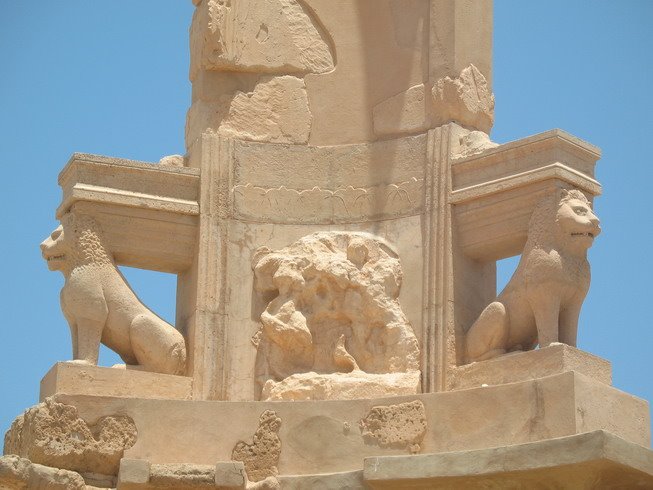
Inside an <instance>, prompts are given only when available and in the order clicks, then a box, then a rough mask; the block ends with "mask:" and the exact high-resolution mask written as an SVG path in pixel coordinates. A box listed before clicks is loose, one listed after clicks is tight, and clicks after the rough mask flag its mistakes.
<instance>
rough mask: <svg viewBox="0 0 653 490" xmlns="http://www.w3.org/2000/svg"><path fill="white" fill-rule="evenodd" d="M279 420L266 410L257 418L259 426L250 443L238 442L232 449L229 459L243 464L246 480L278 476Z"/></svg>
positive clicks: (273, 413) (254, 480) (279, 450)
mask: <svg viewBox="0 0 653 490" xmlns="http://www.w3.org/2000/svg"><path fill="white" fill-rule="evenodd" d="M280 427H281V419H280V418H279V417H277V414H276V412H274V411H273V410H266V411H265V412H263V413H262V414H261V417H260V418H259V426H258V428H257V429H256V432H255V433H254V437H253V438H252V442H251V443H247V442H244V441H239V442H238V443H237V444H236V446H235V447H234V449H233V452H232V455H231V459H233V460H234V461H242V462H243V463H244V464H245V471H246V473H247V478H248V479H249V480H250V481H252V482H259V481H262V480H265V479H266V478H268V477H276V476H277V475H278V474H279V471H278V469H277V464H279V456H280V455H281V439H280V438H279V428H280Z"/></svg>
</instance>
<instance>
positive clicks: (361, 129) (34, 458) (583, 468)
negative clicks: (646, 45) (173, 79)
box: [0, 0, 653, 490]
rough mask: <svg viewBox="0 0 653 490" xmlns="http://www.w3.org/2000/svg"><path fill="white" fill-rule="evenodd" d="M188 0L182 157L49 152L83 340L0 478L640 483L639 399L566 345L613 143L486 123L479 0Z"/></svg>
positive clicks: (121, 484)
mask: <svg viewBox="0 0 653 490" xmlns="http://www.w3.org/2000/svg"><path fill="white" fill-rule="evenodd" d="M193 3H194V5H195V15H194V17H193V21H192V25H191V28H190V50H191V66H190V80H191V82H192V102H191V105H190V108H189V110H188V115H187V121H186V154H185V155H169V156H164V157H163V158H162V159H161V161H160V162H159V163H145V162H136V161H131V160H124V159H119V158H112V157H106V156H97V155H89V154H81V153H76V154H74V155H73V156H72V157H71V159H70V161H69V162H68V164H67V165H66V166H65V167H64V169H63V170H62V171H61V173H60V175H59V185H60V186H61V189H62V201H61V204H60V205H59V207H58V209H57V211H56V216H57V218H58V219H59V221H60V222H61V226H59V227H58V228H57V229H55V230H54V231H53V232H52V233H51V234H50V236H49V237H47V238H46V239H45V240H44V241H43V243H42V244H41V250H42V255H43V258H44V259H45V260H46V261H47V266H48V268H49V269H50V270H53V271H59V272H61V273H62V275H63V280H64V285H63V289H62V290H61V308H62V313H63V315H64V317H65V319H66V321H67V322H68V324H69V326H70V333H71V344H72V359H70V360H63V361H62V362H59V363H57V364H56V365H55V366H53V367H52V369H51V370H50V371H49V372H48V373H47V374H46V373H44V378H43V380H42V382H41V397H40V399H41V403H39V404H38V405H37V406H35V407H32V408H29V409H27V410H26V411H25V413H24V414H22V415H19V416H18V417H17V418H16V420H15V421H14V423H13V424H12V426H11V428H10V429H9V431H8V432H7V434H6V435H5V441H4V454H5V456H4V457H2V458H0V488H3V489H4V488H7V489H28V488H39V489H80V490H81V489H97V488H111V489H120V490H131V489H133V490H138V489H156V488H169V489H173V488H174V489H218V488H222V489H227V488H242V489H312V488H327V489H344V488H347V489H359V488H360V489H364V488H392V489H400V488H425V489H427V488H428V489H436V488H442V489H448V488H570V489H579V488H653V453H652V452H651V450H650V449H649V447H650V444H651V440H650V420H649V407H648V403H647V402H646V401H643V400H640V399H638V398H635V397H633V396H631V395H629V394H627V393H623V392H621V391H619V390H616V389H614V388H613V387H612V386H611V377H612V376H611V366H610V363H609V362H608V361H606V360H603V359H600V358H598V357H596V356H593V355H591V354H589V353H586V352H582V351H580V350H578V349H576V347H575V346H576V339H577V334H578V332H579V325H578V319H579V314H580V311H581V308H582V304H583V301H584V299H585V297H586V295H587V294H588V290H589V286H590V264H589V262H588V260H587V250H588V249H589V248H590V247H591V246H592V244H593V242H594V240H596V239H597V238H598V239H600V237H599V234H600V232H601V228H600V225H599V218H598V217H597V216H596V215H595V214H594V212H593V201H594V198H596V197H597V196H599V195H600V193H601V186H600V184H599V183H598V182H597V181H596V180H595V178H594V167H595V164H596V161H597V160H598V159H599V157H600V150H599V149H598V148H596V147H594V146H592V145H591V144H589V143H586V142H584V141H581V140H579V139H578V138H575V137H574V136H572V135H570V134H568V133H565V132H564V131H561V130H558V129H554V130H551V131H548V132H545V133H542V134H538V135H535V136H530V137H526V138H524V139H522V140H519V141H514V142H509V143H504V144H497V143H495V142H493V141H491V139H490V137H489V133H490V130H491V128H492V125H493V123H494V104H495V101H494V95H493V93H492V73H491V69H492V66H491V51H492V50H491V43H492V2H491V0H193ZM171 237H174V239H171ZM518 254H521V260H520V262H519V266H518V267H517V270H516V271H515V273H514V275H513V277H512V279H511V280H510V282H509V283H508V285H507V286H506V288H505V289H504V290H503V291H501V292H499V294H497V291H496V262H497V261H498V260H501V259H503V258H507V257H511V256H515V255H518ZM119 265H126V266H132V267H139V268H143V269H149V270H156V271H163V272H169V273H174V274H176V275H177V310H176V321H175V325H174V326H173V325H170V324H168V323H167V322H165V321H163V320H161V319H160V318H159V317H158V316H157V315H156V312H153V311H151V310H150V309H149V308H148V307H147V306H146V305H144V304H143V303H142V302H141V301H140V300H139V299H138V298H137V297H136V295H135V294H134V293H133V291H132V290H131V288H130V287H129V284H128V283H127V282H126V281H125V278H124V277H123V276H122V275H121V274H120V272H119V270H118V268H117V266H119ZM595 267H600V264H595ZM52 294H56V292H55V291H53V292H52ZM580 330H581V335H591V330H590V329H589V328H581V329H580ZM63 334H64V333H63V332H62V335H63ZM101 343H102V344H104V345H106V346H107V347H109V348H110V349H112V350H114V351H115V352H116V353H117V354H118V355H119V356H120V357H121V358H122V359H123V361H124V362H125V364H124V365H121V366H114V367H111V368H108V367H100V366H98V365H97V362H98V350H99V347H100V344H101Z"/></svg>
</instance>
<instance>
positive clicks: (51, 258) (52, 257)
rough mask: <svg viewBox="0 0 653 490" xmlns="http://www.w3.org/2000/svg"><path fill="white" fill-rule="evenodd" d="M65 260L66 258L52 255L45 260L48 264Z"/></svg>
mask: <svg viewBox="0 0 653 490" xmlns="http://www.w3.org/2000/svg"><path fill="white" fill-rule="evenodd" d="M65 258H66V256H65V255H52V256H50V257H47V258H46V259H45V260H47V261H48V262H50V261H51V260H63V259H65Z"/></svg>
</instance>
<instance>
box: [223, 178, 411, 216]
mask: <svg viewBox="0 0 653 490" xmlns="http://www.w3.org/2000/svg"><path fill="white" fill-rule="evenodd" d="M423 185H424V181H423V179H417V178H415V177H413V178H411V179H410V180H407V181H404V182H398V183H396V184H389V185H384V184H382V185H377V186H373V187H352V186H347V187H339V188H336V189H334V190H331V189H321V188H319V187H313V188H312V189H304V190H298V189H291V188H287V187H285V186H280V187H273V188H265V187H260V186H254V185H251V184H245V185H242V184H239V185H236V186H234V189H233V196H234V204H235V208H236V210H237V213H238V216H240V217H242V218H244V219H248V218H249V219H269V220H272V221H278V220H279V219H280V217H282V219H283V221H284V222H286V223H305V222H310V223H342V222H350V221H362V220H366V219H372V218H376V219H379V218H384V219H387V218H395V217H399V216H410V215H414V214H417V213H419V212H420V210H421V208H422V201H423Z"/></svg>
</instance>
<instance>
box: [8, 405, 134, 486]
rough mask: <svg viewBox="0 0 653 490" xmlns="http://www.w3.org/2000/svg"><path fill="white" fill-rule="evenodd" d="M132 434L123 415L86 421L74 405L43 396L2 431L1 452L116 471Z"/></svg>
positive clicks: (68, 467) (106, 472) (110, 472)
mask: <svg viewBox="0 0 653 490" xmlns="http://www.w3.org/2000/svg"><path fill="white" fill-rule="evenodd" d="M136 437H137V431H136V425H134V421H133V420H132V419H131V418H129V417H127V416H124V415H115V416H109V417H102V418H101V419H99V420H98V421H97V422H95V423H94V424H88V423H87V422H86V421H84V420H83V419H81V418H79V416H78V414H77V408H75V407H74V406H70V405H64V404H62V403H57V402H55V401H54V400H53V399H52V398H47V399H46V400H45V402H43V403H39V404H38V405H36V406H34V407H32V408H30V409H28V410H27V411H26V412H25V413H24V414H23V415H20V416H18V417H17V418H16V420H14V422H13V423H12V425H11V428H10V429H9V430H8V431H7V433H6V434H5V445H4V453H5V454H15V455H17V456H20V457H23V458H27V459H29V460H30V461H31V462H32V463H37V464H42V465H45V466H52V467H55V468H62V469H66V470H72V471H78V472H82V473H84V472H91V473H100V474H103V475H116V474H117V473H118V467H119V463H120V458H122V456H123V453H124V451H125V450H126V449H129V448H130V447H132V446H133V445H134V443H135V442H136Z"/></svg>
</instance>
